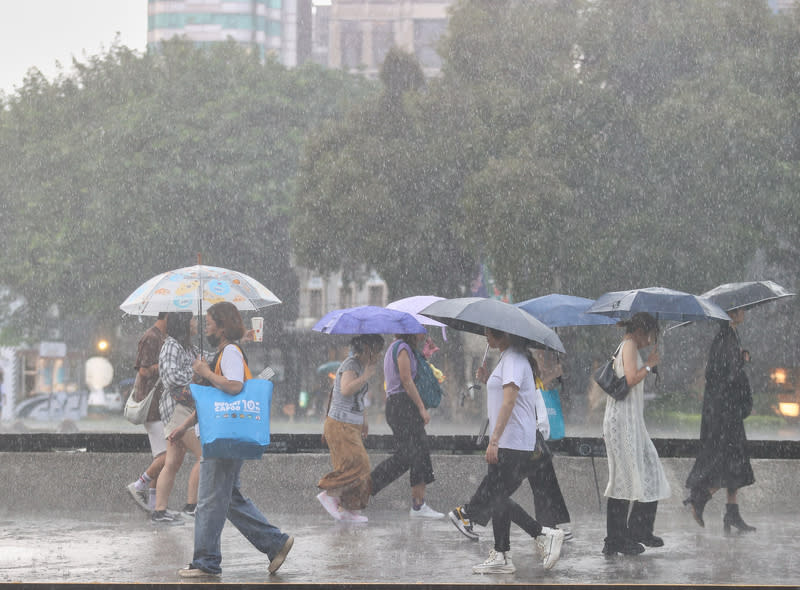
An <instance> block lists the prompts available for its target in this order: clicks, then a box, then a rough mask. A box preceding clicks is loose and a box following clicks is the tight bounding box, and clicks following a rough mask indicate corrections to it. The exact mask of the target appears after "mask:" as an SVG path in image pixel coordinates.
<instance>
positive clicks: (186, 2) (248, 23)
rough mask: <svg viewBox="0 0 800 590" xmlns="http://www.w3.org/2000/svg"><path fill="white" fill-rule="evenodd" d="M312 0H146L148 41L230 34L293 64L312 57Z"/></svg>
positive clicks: (215, 38) (213, 39)
mask: <svg viewBox="0 0 800 590" xmlns="http://www.w3.org/2000/svg"><path fill="white" fill-rule="evenodd" d="M311 7H312V2H311V0H148V6H147V17H148V18H147V44H148V46H154V45H157V44H158V43H159V42H161V41H165V40H168V39H171V38H173V37H184V38H186V39H189V40H190V41H193V42H194V43H196V44H198V45H206V44H211V43H219V42H221V41H226V40H228V39H233V40H234V41H236V42H237V43H241V44H242V45H246V46H248V47H250V48H251V49H252V51H255V52H257V53H258V55H259V57H261V58H262V59H264V58H266V57H267V56H268V55H274V56H276V57H277V58H278V59H279V61H280V62H281V63H282V64H284V65H286V66H288V67H293V66H296V65H299V64H302V63H304V62H305V61H307V60H309V59H310V58H311Z"/></svg>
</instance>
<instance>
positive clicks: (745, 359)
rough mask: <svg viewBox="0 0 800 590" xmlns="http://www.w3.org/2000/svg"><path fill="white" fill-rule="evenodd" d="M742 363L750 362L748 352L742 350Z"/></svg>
mask: <svg viewBox="0 0 800 590" xmlns="http://www.w3.org/2000/svg"><path fill="white" fill-rule="evenodd" d="M742 362H745V363H749V362H750V351H749V350H743V351H742Z"/></svg>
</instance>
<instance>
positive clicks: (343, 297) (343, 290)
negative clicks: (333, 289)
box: [339, 285, 353, 307]
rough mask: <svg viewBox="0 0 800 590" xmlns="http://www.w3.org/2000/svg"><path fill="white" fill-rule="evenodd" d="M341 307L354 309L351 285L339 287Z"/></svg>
mask: <svg viewBox="0 0 800 590" xmlns="http://www.w3.org/2000/svg"><path fill="white" fill-rule="evenodd" d="M339 307H353V289H352V287H350V285H347V286H344V287H339Z"/></svg>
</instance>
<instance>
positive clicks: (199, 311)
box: [197, 252, 205, 357]
mask: <svg viewBox="0 0 800 590" xmlns="http://www.w3.org/2000/svg"><path fill="white" fill-rule="evenodd" d="M200 264H201V255H200V252H198V253H197V267H198V268H197V273H198V276H199V277H200V296H199V297H198V298H197V334H198V336H200V356H201V357H202V356H203V334H204V333H205V330H204V329H203V273H202V270H201V269H200Z"/></svg>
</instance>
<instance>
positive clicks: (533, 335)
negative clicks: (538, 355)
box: [420, 297, 566, 352]
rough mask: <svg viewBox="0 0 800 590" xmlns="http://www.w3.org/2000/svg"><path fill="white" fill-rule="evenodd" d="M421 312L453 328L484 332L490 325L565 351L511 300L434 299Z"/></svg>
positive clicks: (540, 345) (547, 330) (535, 343)
mask: <svg viewBox="0 0 800 590" xmlns="http://www.w3.org/2000/svg"><path fill="white" fill-rule="evenodd" d="M420 314H421V315H424V316H428V317H429V318H433V319H434V320H437V321H440V322H442V323H443V324H447V325H448V326H450V327H451V328H455V329H456V330H463V331H464V332H472V333H473V334H483V333H484V330H485V329H486V328H492V329H494V330H499V331H501V332H506V333H507V334H514V335H515V336H519V337H520V338H524V339H525V340H527V341H529V342H530V344H531V346H533V347H535V348H549V349H551V350H555V351H556V352H566V351H565V350H564V345H563V344H562V343H561V339H560V338H559V337H558V334H556V333H555V332H554V331H553V330H551V329H550V328H548V327H547V326H545V325H544V324H543V323H542V322H540V321H539V320H537V319H536V318H535V317H533V316H532V315H531V314H529V313H528V312H527V311H525V310H523V309H521V308H519V307H517V306H515V305H511V304H510V303H503V302H502V301H498V300H497V299H486V298H483V297H458V298H456V299H443V300H441V301H436V302H434V303H432V304H431V305H429V306H428V307H426V308H425V309H423V310H422V311H420Z"/></svg>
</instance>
